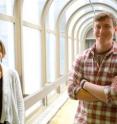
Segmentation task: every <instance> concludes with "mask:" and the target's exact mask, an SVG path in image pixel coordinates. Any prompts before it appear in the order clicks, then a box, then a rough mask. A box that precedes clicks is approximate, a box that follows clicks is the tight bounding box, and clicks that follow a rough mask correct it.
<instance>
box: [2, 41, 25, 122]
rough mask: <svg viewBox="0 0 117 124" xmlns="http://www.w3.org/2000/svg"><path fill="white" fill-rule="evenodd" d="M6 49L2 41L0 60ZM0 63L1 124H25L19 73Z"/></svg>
mask: <svg viewBox="0 0 117 124" xmlns="http://www.w3.org/2000/svg"><path fill="white" fill-rule="evenodd" d="M4 56H5V47H4V44H3V43H2V41H0V60H1V62H2V59H3V58H4ZM1 62H0V124H24V102H23V97H22V92H21V86H20V80H19V76H18V73H17V72H16V71H15V70H13V69H10V68H7V67H5V66H4V65H3V64H2V63H1Z"/></svg>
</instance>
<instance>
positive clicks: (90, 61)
mask: <svg viewBox="0 0 117 124" xmlns="http://www.w3.org/2000/svg"><path fill="white" fill-rule="evenodd" d="M115 27H116V19H115V17H114V16H113V15H112V14H111V13H109V12H102V13H99V14H97V15H96V16H95V17H94V27H93V33H94V36H95V38H96V42H95V44H94V45H93V46H92V47H91V48H89V49H87V50H85V51H84V52H83V54H82V55H80V56H77V57H76V59H75V61H74V63H73V68H72V71H71V72H70V75H69V80H68V83H69V86H68V93H69V96H70V97H71V98H72V99H75V100H78V108H77V113H76V115H75V122H74V124H117V45H116V43H115V42H114V41H113V36H114V34H115Z"/></svg>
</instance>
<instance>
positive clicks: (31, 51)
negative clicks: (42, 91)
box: [23, 27, 41, 94]
mask: <svg viewBox="0 0 117 124" xmlns="http://www.w3.org/2000/svg"><path fill="white" fill-rule="evenodd" d="M29 34H30V35H29ZM40 49H41V48H40V33H39V31H37V30H34V29H31V28H28V27H23V69H24V75H23V76H24V85H25V90H24V92H25V94H32V93H34V92H36V91H37V90H39V88H40V84H41V78H40V77H41V76H40V75H41V74H40V70H41V66H40Z"/></svg>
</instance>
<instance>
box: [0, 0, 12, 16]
mask: <svg viewBox="0 0 117 124" xmlns="http://www.w3.org/2000/svg"><path fill="white" fill-rule="evenodd" d="M13 8H14V0H0V13H2V14H6V15H10V16H12V15H13Z"/></svg>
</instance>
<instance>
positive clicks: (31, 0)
mask: <svg viewBox="0 0 117 124" xmlns="http://www.w3.org/2000/svg"><path fill="white" fill-rule="evenodd" d="M45 1H46V0H24V2H23V20H25V21H27V22H30V23H33V24H39V20H40V15H41V11H42V8H43V6H44V3H45Z"/></svg>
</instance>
